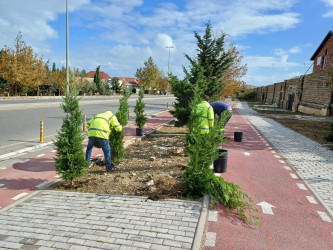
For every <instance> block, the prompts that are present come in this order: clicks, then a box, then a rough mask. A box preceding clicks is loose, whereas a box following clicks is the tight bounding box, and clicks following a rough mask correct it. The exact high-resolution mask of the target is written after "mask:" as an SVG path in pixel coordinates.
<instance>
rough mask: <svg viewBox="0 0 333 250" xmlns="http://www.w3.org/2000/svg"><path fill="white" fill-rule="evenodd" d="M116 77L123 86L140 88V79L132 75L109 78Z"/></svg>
mask: <svg viewBox="0 0 333 250" xmlns="http://www.w3.org/2000/svg"><path fill="white" fill-rule="evenodd" d="M114 78H117V79H118V80H119V85H120V86H122V87H123V88H129V87H132V88H136V89H137V91H138V90H139V88H140V80H139V79H137V78H134V77H111V79H114Z"/></svg>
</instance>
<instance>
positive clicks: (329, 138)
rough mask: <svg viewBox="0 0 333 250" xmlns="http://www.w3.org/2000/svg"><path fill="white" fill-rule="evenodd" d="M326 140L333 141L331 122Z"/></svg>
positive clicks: (332, 125)
mask: <svg viewBox="0 0 333 250" xmlns="http://www.w3.org/2000/svg"><path fill="white" fill-rule="evenodd" d="M326 140H328V141H333V123H332V124H331V131H330V133H329V134H328V136H327V137H326Z"/></svg>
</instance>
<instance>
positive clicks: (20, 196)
mask: <svg viewBox="0 0 333 250" xmlns="http://www.w3.org/2000/svg"><path fill="white" fill-rule="evenodd" d="M26 195H28V193H20V194H19V195H16V196H15V197H13V198H12V200H15V201H16V200H18V199H20V198H22V197H23V196H26Z"/></svg>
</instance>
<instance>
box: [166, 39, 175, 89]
mask: <svg viewBox="0 0 333 250" xmlns="http://www.w3.org/2000/svg"><path fill="white" fill-rule="evenodd" d="M165 48H167V49H169V59H168V86H167V95H169V74H170V49H173V48H174V47H173V46H172V45H171V46H165Z"/></svg>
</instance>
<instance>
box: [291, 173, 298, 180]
mask: <svg viewBox="0 0 333 250" xmlns="http://www.w3.org/2000/svg"><path fill="white" fill-rule="evenodd" d="M290 176H291V178H293V179H298V177H297V175H295V174H290Z"/></svg>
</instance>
